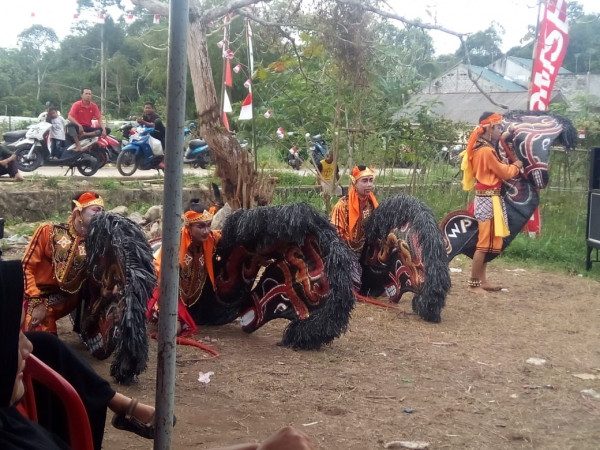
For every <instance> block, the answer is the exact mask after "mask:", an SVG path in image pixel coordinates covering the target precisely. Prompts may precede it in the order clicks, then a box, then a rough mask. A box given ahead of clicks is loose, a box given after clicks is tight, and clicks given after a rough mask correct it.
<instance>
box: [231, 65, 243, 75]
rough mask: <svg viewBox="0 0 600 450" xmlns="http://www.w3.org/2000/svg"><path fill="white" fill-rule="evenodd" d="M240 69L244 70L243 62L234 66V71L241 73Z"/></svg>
mask: <svg viewBox="0 0 600 450" xmlns="http://www.w3.org/2000/svg"><path fill="white" fill-rule="evenodd" d="M240 70H242V65H241V64H238V65H237V66H235V67H234V68H233V71H234V72H235V73H240Z"/></svg>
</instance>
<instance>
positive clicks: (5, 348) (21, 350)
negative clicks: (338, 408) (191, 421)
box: [0, 261, 314, 450]
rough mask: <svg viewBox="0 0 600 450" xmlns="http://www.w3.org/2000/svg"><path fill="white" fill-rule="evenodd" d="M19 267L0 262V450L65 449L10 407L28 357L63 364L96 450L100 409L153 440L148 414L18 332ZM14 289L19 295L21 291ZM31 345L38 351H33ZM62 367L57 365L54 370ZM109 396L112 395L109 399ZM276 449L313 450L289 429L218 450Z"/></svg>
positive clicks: (52, 343)
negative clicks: (88, 425) (17, 280)
mask: <svg viewBox="0 0 600 450" xmlns="http://www.w3.org/2000/svg"><path fill="white" fill-rule="evenodd" d="M19 266H20V264H19V262H18V261H0V358H2V360H3V361H4V364H2V366H1V367H0V448H1V449H2V450H39V449H44V450H57V449H58V450H64V449H69V446H68V444H67V443H65V440H64V439H63V438H61V437H60V436H59V435H57V434H55V433H54V431H53V430H52V429H47V428H44V427H43V426H42V425H41V424H37V423H34V422H32V421H31V420H29V419H27V418H26V417H25V416H23V415H22V414H21V413H20V412H19V411H18V410H17V408H16V404H17V403H18V402H19V401H20V399H21V398H22V397H23V395H24V394H25V386H24V383H23V371H24V369H25V366H26V364H27V359H28V358H29V356H30V355H31V354H35V355H36V356H38V357H39V358H40V359H42V361H43V358H46V356H44V355H48V354H53V357H54V359H55V360H59V361H62V363H64V364H65V366H63V367H67V368H68V370H69V371H68V373H67V376H70V375H69V374H74V376H75V378H73V377H71V380H69V379H68V378H67V381H69V382H73V381H74V379H78V380H80V381H81V382H82V383H83V384H80V383H78V382H76V381H75V385H74V388H75V390H76V391H77V392H78V393H79V394H80V396H81V397H82V401H83V402H84V405H85V407H86V411H87V412H88V418H89V419H90V426H91V428H92V434H93V436H94V448H95V449H96V450H99V449H100V446H101V444H102V437H103V436H100V434H96V433H100V432H101V433H102V434H103V432H104V419H102V409H103V410H104V415H105V414H106V408H107V407H108V408H109V409H111V410H112V411H114V412H115V416H114V417H113V420H112V424H113V426H115V427H116V428H119V429H124V430H127V431H132V432H134V433H136V434H139V435H140V436H143V437H147V438H153V437H154V432H155V429H154V425H153V424H152V421H153V416H154V408H152V407H151V406H148V405H142V404H141V403H137V402H135V401H134V400H133V399H130V398H128V397H126V396H124V395H122V394H120V393H118V392H114V391H112V390H111V389H110V385H108V382H106V381H105V380H103V379H102V378H101V377H99V376H98V375H97V374H96V373H95V372H94V371H93V370H92V369H91V368H89V366H86V363H84V362H83V361H82V360H81V359H80V358H79V357H78V356H77V355H76V354H75V353H73V352H72V351H71V350H70V349H68V347H67V346H66V345H65V344H64V343H62V342H61V341H60V340H58V339H57V338H55V337H53V336H51V335H48V334H47V333H24V332H23V331H22V330H21V327H22V324H23V317H24V316H23V308H22V303H21V297H22V295H21V293H20V292H19V285H18V284H16V283H12V281H14V280H15V279H18V278H19V276H18V275H19V270H20V269H21V268H20V267H19ZM9 281H10V282H9ZM20 289H21V290H22V286H20ZM32 342H33V343H32ZM36 345H37V346H38V350H36V348H35V346H36ZM41 346H47V347H48V348H47V349H43V350H41V351H40V349H39V347H41ZM36 352H37V353H36ZM65 352H66V353H65ZM64 355H66V356H65V358H66V359H63V356H64ZM46 361H47V362H48V365H50V366H51V367H52V364H53V361H52V360H51V359H48V358H46ZM62 363H59V366H60V365H61V364H62ZM53 368H54V370H56V371H57V372H59V373H60V370H62V369H61V367H56V366H55V367H53ZM113 392H114V394H112V393H113ZM82 393H83V396H82ZM36 394H37V392H36ZM88 395H91V396H92V397H94V398H93V400H92V401H93V403H94V404H95V405H96V406H95V407H94V411H95V413H92V414H90V404H89V400H90V399H89V398H88ZM111 395H112V396H111ZM37 401H38V399H37V398H36V402H37ZM86 401H87V402H88V403H86ZM47 407H48V405H46V406H41V407H40V408H39V412H40V413H41V415H40V420H41V421H43V420H45V419H43V412H44V411H47V410H48V409H47ZM52 411H53V416H55V415H57V412H56V410H55V409H53V410H52ZM55 418H56V419H58V418H57V417H55ZM55 422H61V420H60V419H58V420H55ZM174 422H175V421H174ZM94 430H96V432H94ZM282 448H285V449H287V450H314V446H313V443H312V440H311V438H310V437H309V436H308V435H306V434H305V433H303V432H302V431H299V430H296V429H294V428H292V427H284V428H282V429H281V430H279V431H278V432H277V433H275V434H273V435H272V436H270V437H269V438H267V439H265V440H264V441H263V442H262V443H259V444H239V445H232V446H229V447H223V448H221V449H220V450H276V449H282Z"/></svg>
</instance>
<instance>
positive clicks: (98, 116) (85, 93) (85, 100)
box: [67, 88, 110, 152]
mask: <svg viewBox="0 0 600 450" xmlns="http://www.w3.org/2000/svg"><path fill="white" fill-rule="evenodd" d="M68 119H69V122H70V123H69V124H68V125H67V134H68V135H69V136H71V138H72V139H73V141H74V142H75V150H76V151H78V152H80V151H81V150H83V149H82V148H81V144H80V142H79V138H80V137H83V135H84V133H85V135H86V137H88V136H100V135H101V136H106V135H107V134H109V133H110V128H105V127H104V125H103V124H102V113H101V112H100V108H98V105H96V104H95V103H94V102H93V101H92V90H91V89H89V88H83V89H82V90H81V100H79V101H76V102H75V103H73V105H72V106H71V110H70V111H69V116H68ZM92 120H96V121H98V126H96V127H94V126H92Z"/></svg>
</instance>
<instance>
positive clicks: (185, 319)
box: [146, 200, 221, 335]
mask: <svg viewBox="0 0 600 450" xmlns="http://www.w3.org/2000/svg"><path fill="white" fill-rule="evenodd" d="M212 219H213V213H212V212H209V210H208V208H206V206H204V205H202V204H200V203H198V201H197V200H192V201H191V202H190V204H189V206H188V207H187V208H186V211H185V212H184V214H183V221H184V222H183V227H182V228H181V241H180V247H179V299H178V303H177V316H178V321H177V334H178V335H182V334H183V335H186V334H194V333H195V332H196V330H197V327H196V324H197V323H199V324H202V323H203V312H204V302H203V301H202V299H203V298H206V297H207V296H212V297H214V296H215V295H216V294H215V275H214V270H213V255H214V251H215V247H216V245H217V242H218V241H219V239H220V237H221V233H220V232H219V231H215V230H211V228H210V225H211V222H212ZM161 260H162V248H161V249H159V250H158V252H157V253H156V255H155V259H154V267H155V270H156V274H157V278H158V279H159V285H160V265H161ZM159 295H160V287H157V288H156V289H155V290H154V295H153V296H152V298H151V299H150V301H149V303H148V310H147V314H146V316H147V317H148V318H149V319H150V320H158V313H159Z"/></svg>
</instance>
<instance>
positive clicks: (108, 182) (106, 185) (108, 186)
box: [98, 178, 121, 191]
mask: <svg viewBox="0 0 600 450" xmlns="http://www.w3.org/2000/svg"><path fill="white" fill-rule="evenodd" d="M98 187H99V188H100V189H103V190H105V191H118V190H119V189H121V183H120V182H119V181H118V180H116V179H114V178H102V179H100V181H99V182H98Z"/></svg>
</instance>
